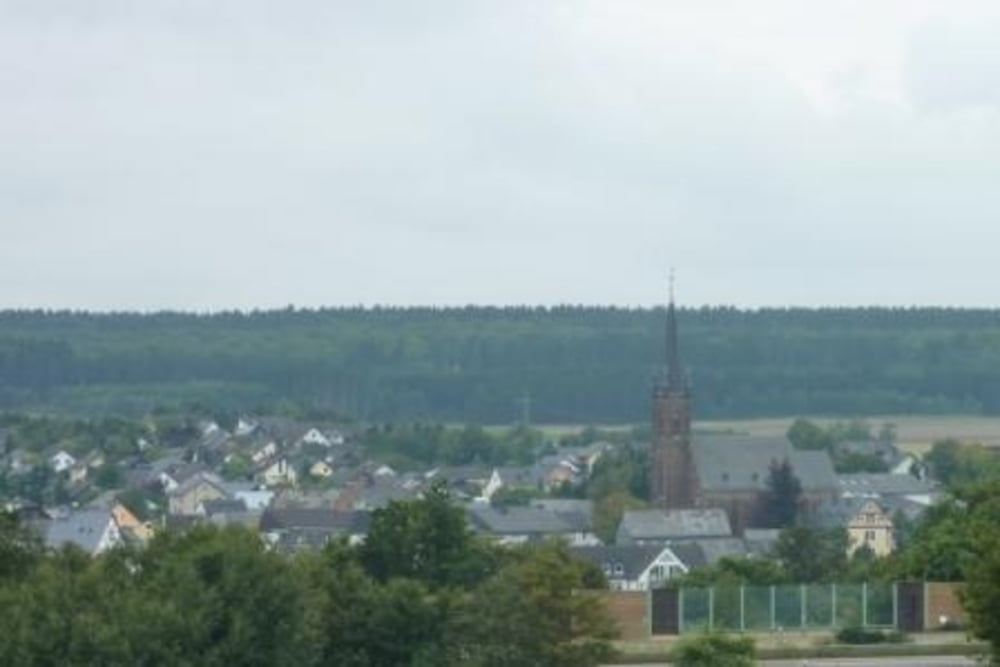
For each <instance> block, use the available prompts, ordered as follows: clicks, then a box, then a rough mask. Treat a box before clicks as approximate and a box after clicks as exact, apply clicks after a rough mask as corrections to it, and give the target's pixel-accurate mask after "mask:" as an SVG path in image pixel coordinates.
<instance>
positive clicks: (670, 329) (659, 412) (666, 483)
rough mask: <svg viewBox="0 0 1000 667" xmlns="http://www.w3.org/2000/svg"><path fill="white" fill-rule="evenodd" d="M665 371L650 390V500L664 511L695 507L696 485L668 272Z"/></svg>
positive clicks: (688, 397) (688, 400) (688, 404)
mask: <svg viewBox="0 0 1000 667" xmlns="http://www.w3.org/2000/svg"><path fill="white" fill-rule="evenodd" d="M665 343H666V359H665V361H666V368H665V369H664V370H665V375H666V377H665V378H663V380H662V381H661V382H658V383H657V386H656V388H655V389H654V391H653V439H652V442H651V443H650V445H651V452H650V464H651V465H650V484H649V486H650V496H651V497H650V500H652V502H653V504H654V505H657V506H659V507H663V508H664V509H682V508H688V507H694V503H695V482H694V467H693V460H692V455H691V395H690V393H689V391H688V387H687V383H686V382H685V380H684V372H683V369H682V368H681V355H680V349H679V348H680V346H679V344H678V334H677V307H676V306H675V304H674V274H673V271H671V272H670V301H669V302H668V304H667V330H666V340H665Z"/></svg>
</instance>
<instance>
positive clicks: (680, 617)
mask: <svg viewBox="0 0 1000 667" xmlns="http://www.w3.org/2000/svg"><path fill="white" fill-rule="evenodd" d="M677 634H678V635H683V634H684V587H683V586H681V587H678V588H677Z"/></svg>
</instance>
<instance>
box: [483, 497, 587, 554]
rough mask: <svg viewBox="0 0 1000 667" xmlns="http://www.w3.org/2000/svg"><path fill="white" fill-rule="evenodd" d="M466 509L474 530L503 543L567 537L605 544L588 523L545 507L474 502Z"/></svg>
mask: <svg viewBox="0 0 1000 667" xmlns="http://www.w3.org/2000/svg"><path fill="white" fill-rule="evenodd" d="M466 511H467V513H468V517H469V523H470V524H471V526H472V529H473V530H475V531H477V532H480V533H484V534H487V535H491V536H493V537H494V538H496V539H497V541H498V542H500V543H502V544H522V543H525V542H534V541H539V540H542V539H546V538H550V537H555V538H561V539H564V540H565V541H566V542H568V543H569V544H571V545H576V546H583V545H594V544H600V543H601V542H600V540H599V539H598V538H597V536H596V535H594V533H593V532H591V531H588V530H586V526H581V525H579V524H574V522H573V521H571V520H568V519H567V518H565V517H563V516H560V515H559V514H557V513H555V512H553V511H550V510H547V509H544V508H541V507H530V506H529V507H519V506H514V507H503V508H495V507H491V506H489V505H485V504H474V505H470V506H469V507H468V508H467V510H466Z"/></svg>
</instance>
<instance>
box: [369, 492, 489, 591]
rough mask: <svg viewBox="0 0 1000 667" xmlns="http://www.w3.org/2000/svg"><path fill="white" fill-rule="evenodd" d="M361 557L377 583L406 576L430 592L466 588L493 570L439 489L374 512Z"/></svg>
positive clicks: (461, 517) (457, 510)
mask: <svg viewBox="0 0 1000 667" xmlns="http://www.w3.org/2000/svg"><path fill="white" fill-rule="evenodd" d="M360 558H361V563H362V565H363V566H364V568H365V570H366V571H367V572H368V574H370V575H371V576H372V577H374V578H375V579H377V580H378V581H383V582H384V581H388V580H390V579H393V578H397V577H405V578H408V579H415V580H417V581H420V582H421V583H423V584H425V585H427V586H429V587H431V588H439V587H444V586H462V585H469V584H470V583H472V582H475V581H480V580H482V579H483V578H484V577H485V576H486V575H487V574H489V573H490V572H491V571H492V570H493V569H494V568H495V567H496V565H497V563H496V560H495V557H494V554H493V553H491V552H490V551H489V550H487V549H485V548H484V547H483V545H482V543H480V542H479V541H477V540H475V539H474V538H473V535H472V533H471V532H470V530H469V527H468V525H467V523H466V520H465V515H464V513H463V511H462V509H461V508H460V507H458V506H456V505H453V504H452V503H451V500H450V498H449V497H448V492H447V489H446V488H445V487H444V486H441V485H438V486H434V487H432V488H431V489H430V490H429V491H428V492H427V493H426V494H425V497H424V498H423V499H421V500H416V501H413V502H407V503H398V502H395V503H390V504H389V506H388V507H385V508H383V509H378V510H375V512H374V514H373V515H372V522H371V526H370V527H369V529H368V535H367V537H366V538H365V541H364V544H363V545H362V546H361V548H360Z"/></svg>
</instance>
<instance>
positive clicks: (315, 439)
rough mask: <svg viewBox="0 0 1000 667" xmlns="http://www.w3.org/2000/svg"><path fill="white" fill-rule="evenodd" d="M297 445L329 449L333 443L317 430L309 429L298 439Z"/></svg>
mask: <svg viewBox="0 0 1000 667" xmlns="http://www.w3.org/2000/svg"><path fill="white" fill-rule="evenodd" d="M299 444H305V445H320V446H321V447H330V446H331V445H333V442H331V441H330V438H328V437H326V435H325V434H324V433H323V432H322V431H320V430H319V429H318V428H310V429H309V430H308V431H306V432H305V433H303V434H302V436H301V437H300V438H299Z"/></svg>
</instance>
